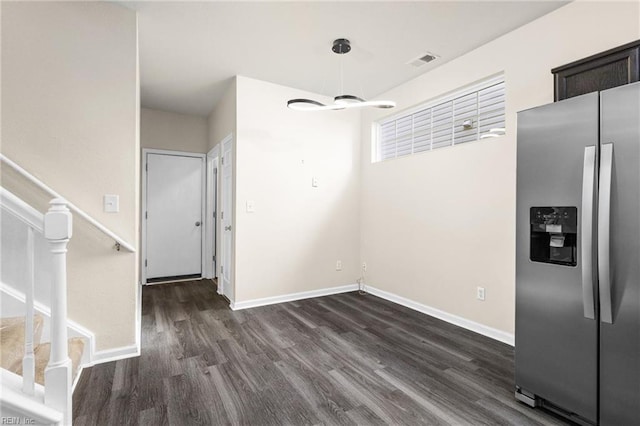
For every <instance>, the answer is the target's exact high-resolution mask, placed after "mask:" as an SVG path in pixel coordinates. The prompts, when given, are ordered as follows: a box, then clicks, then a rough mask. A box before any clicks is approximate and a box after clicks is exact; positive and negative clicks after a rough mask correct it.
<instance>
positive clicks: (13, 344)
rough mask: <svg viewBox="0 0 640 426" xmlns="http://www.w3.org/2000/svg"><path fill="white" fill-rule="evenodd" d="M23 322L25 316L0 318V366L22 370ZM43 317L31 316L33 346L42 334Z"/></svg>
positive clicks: (37, 342) (13, 370)
mask: <svg viewBox="0 0 640 426" xmlns="http://www.w3.org/2000/svg"><path fill="white" fill-rule="evenodd" d="M24 322H25V317H24V316H21V317H10V318H0V366H1V367H2V368H4V369H6V370H9V371H12V372H14V373H15V372H16V370H17V368H20V370H22V358H23V357H24ZM43 325H44V319H43V318H42V315H40V314H35V315H34V316H33V346H34V347H37V345H38V344H39V343H40V337H41V336H42V328H43Z"/></svg>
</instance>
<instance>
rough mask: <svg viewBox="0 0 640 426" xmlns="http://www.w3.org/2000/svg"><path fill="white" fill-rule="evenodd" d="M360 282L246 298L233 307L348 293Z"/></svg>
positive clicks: (240, 307)
mask: <svg viewBox="0 0 640 426" xmlns="http://www.w3.org/2000/svg"><path fill="white" fill-rule="evenodd" d="M357 289H358V284H349V285H343V286H339V287H331V288H323V289H320V290H311V291H303V292H300V293H291V294H283V295H282V296H273V297H265V298H262V299H252V300H245V301H243V302H233V301H232V302H231V304H230V306H231V309H233V310H234V311H239V310H241V309H248V308H255V307H258V306H266V305H273V304H276V303H284V302H293V301H295V300H302V299H310V298H312V297H320V296H329V295H330V294H338V293H347V292H350V291H356V290H357Z"/></svg>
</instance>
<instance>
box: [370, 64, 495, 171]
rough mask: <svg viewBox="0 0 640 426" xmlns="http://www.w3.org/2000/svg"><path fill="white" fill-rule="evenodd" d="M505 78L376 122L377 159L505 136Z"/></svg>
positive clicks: (488, 81)
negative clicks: (485, 137) (490, 136)
mask: <svg viewBox="0 0 640 426" xmlns="http://www.w3.org/2000/svg"><path fill="white" fill-rule="evenodd" d="M504 98H505V85H504V76H500V77H498V78H492V79H491V80H487V81H485V82H482V83H480V84H478V85H474V86H473V87H471V88H469V89H467V90H463V91H460V92H457V93H455V94H454V95H453V96H449V97H447V98H442V99H436V100H434V101H431V102H429V103H427V104H424V105H421V106H420V107H418V108H416V109H414V110H413V111H412V112H408V113H405V114H403V115H401V116H395V117H392V118H389V119H385V120H382V121H380V122H378V123H377V126H378V138H377V139H378V140H377V147H378V149H377V154H378V155H377V160H378V161H384V160H388V159H390V158H396V157H402V156H405V155H410V154H415V153H418V152H424V151H431V150H433V149H437V148H442V147H445V146H453V145H458V144H462V143H466V142H472V141H477V140H479V139H480V138H481V137H482V136H483V135H487V134H491V135H493V136H497V135H498V134H504V114H505V112H504V111H505V109H504Z"/></svg>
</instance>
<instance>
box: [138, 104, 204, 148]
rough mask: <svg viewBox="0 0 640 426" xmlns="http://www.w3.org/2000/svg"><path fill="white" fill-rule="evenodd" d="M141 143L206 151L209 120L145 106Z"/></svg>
mask: <svg viewBox="0 0 640 426" xmlns="http://www.w3.org/2000/svg"><path fill="white" fill-rule="evenodd" d="M140 145H141V146H142V148H155V149H167V150H171V151H185V152H197V153H201V154H205V153H206V152H207V151H208V148H209V138H208V124H207V119H206V118H205V117H199V116H196V115H184V114H177V113H174V112H167V111H160V110H157V109H150V108H142V109H141V110H140Z"/></svg>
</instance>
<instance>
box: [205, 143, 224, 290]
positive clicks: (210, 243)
mask: <svg viewBox="0 0 640 426" xmlns="http://www.w3.org/2000/svg"><path fill="white" fill-rule="evenodd" d="M219 162H220V145H216V146H214V147H213V148H212V149H211V150H210V151H209V152H208V153H207V188H206V191H207V194H206V200H205V201H206V216H205V220H204V224H205V246H206V253H205V261H204V264H205V266H206V268H205V269H204V270H203V271H204V272H203V276H204V277H205V278H210V279H213V278H216V277H217V276H218V273H217V269H218V268H217V266H218V264H219V256H218V250H217V244H216V241H217V238H218V229H219V227H218V223H217V222H218V220H217V211H218V205H219V201H218V194H219V190H218V174H217V172H218V169H219ZM214 256H215V261H214V260H213V257H214Z"/></svg>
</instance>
